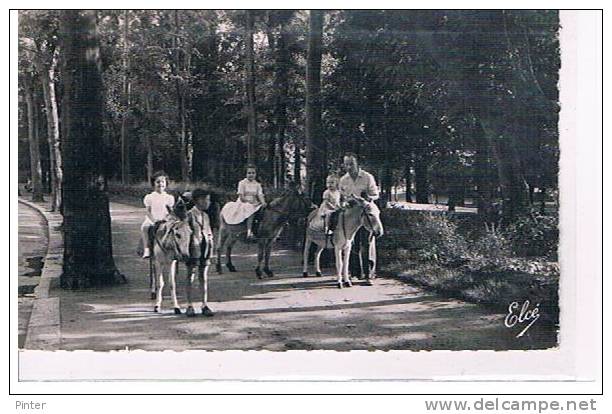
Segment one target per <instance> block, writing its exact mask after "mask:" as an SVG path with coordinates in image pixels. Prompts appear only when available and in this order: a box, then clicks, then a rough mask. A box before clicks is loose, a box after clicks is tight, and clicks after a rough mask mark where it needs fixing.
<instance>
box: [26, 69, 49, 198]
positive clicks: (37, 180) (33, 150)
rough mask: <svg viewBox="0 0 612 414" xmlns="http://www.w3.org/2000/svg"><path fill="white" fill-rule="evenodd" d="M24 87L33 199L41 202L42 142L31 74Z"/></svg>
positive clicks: (28, 75) (27, 77)
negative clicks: (39, 136) (40, 141)
mask: <svg viewBox="0 0 612 414" xmlns="http://www.w3.org/2000/svg"><path fill="white" fill-rule="evenodd" d="M22 79H23V89H24V95H25V100H26V108H27V113H28V143H29V147H30V178H31V181H32V201H34V202H39V201H44V200H43V193H42V167H41V164H40V144H39V140H38V124H37V115H36V112H37V111H36V108H35V104H34V91H33V87H32V86H33V85H32V83H33V82H32V77H31V75H30V74H24V75H23V76H22Z"/></svg>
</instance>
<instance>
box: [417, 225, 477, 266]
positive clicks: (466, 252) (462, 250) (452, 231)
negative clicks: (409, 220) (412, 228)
mask: <svg viewBox="0 0 612 414" xmlns="http://www.w3.org/2000/svg"><path fill="white" fill-rule="evenodd" d="M416 228H417V231H418V234H419V237H420V238H421V241H422V243H423V247H422V248H421V249H419V251H418V257H419V258H420V259H421V260H433V261H436V262H440V263H442V264H445V265H448V266H457V265H461V264H464V263H466V262H468V261H469V260H470V258H471V257H472V253H471V252H470V248H469V243H468V240H467V239H466V238H465V237H464V236H463V235H461V234H460V233H459V232H458V231H457V225H456V224H455V223H453V222H452V221H451V220H450V219H449V218H448V216H446V215H441V214H425V215H423V218H422V220H421V221H420V222H418V223H417V226H416Z"/></svg>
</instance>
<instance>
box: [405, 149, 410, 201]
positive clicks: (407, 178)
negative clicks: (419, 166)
mask: <svg viewBox="0 0 612 414" xmlns="http://www.w3.org/2000/svg"><path fill="white" fill-rule="evenodd" d="M411 164H412V158H409V159H408V160H407V161H406V165H405V167H404V180H405V181H406V201H407V202H409V203H412V172H411V171H410V168H411Z"/></svg>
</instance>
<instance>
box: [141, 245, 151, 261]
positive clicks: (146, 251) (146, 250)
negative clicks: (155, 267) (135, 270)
mask: <svg viewBox="0 0 612 414" xmlns="http://www.w3.org/2000/svg"><path fill="white" fill-rule="evenodd" d="M149 257H151V249H149V248H148V247H145V248H144V253H143V254H142V258H143V259H148V258H149Z"/></svg>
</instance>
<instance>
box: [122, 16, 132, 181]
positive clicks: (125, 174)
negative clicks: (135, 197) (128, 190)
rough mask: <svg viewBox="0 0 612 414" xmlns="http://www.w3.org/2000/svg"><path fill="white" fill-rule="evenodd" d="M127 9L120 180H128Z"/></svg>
mask: <svg viewBox="0 0 612 414" xmlns="http://www.w3.org/2000/svg"><path fill="white" fill-rule="evenodd" d="M129 26H130V23H129V15H128V10H124V12H123V57H122V60H123V62H122V65H123V114H122V117H121V182H122V183H123V184H128V183H129V182H130V137H129V135H128V131H127V128H128V118H129V113H130V80H129V75H128V72H129V70H130V58H129V45H128V32H129Z"/></svg>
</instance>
